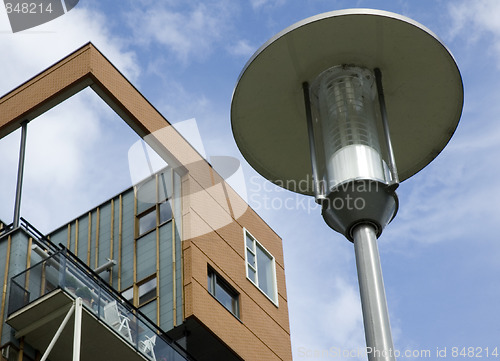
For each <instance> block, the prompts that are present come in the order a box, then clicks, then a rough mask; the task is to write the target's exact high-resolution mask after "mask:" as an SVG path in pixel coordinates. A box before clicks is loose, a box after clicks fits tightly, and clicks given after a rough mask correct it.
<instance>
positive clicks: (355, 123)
mask: <svg viewBox="0 0 500 361" xmlns="http://www.w3.org/2000/svg"><path fill="white" fill-rule="evenodd" d="M379 90H380V91H378V89H377V82H376V77H375V74H374V72H373V71H372V70H370V69H367V68H364V67H361V66H355V65H337V66H333V67H331V68H328V69H327V70H325V71H323V72H322V73H320V74H319V75H318V76H317V77H316V79H315V80H314V81H313V82H312V84H311V86H310V88H309V99H310V102H309V101H308V99H307V98H306V99H305V102H306V107H310V108H311V109H310V114H311V117H312V119H311V121H310V122H308V125H309V127H312V130H311V129H309V131H310V132H312V135H313V136H312V138H310V141H311V142H313V143H314V144H312V146H311V155H312V154H313V153H314V156H312V157H311V163H312V166H313V177H314V178H315V179H314V194H315V197H316V201H317V202H318V203H320V204H322V206H323V207H322V214H323V217H324V218H325V221H326V222H327V224H328V225H329V226H330V227H331V228H333V229H335V230H336V231H338V232H340V233H343V234H344V235H345V236H346V237H347V238H348V239H351V240H352V234H351V230H352V229H353V228H354V226H356V225H357V224H359V223H371V224H373V225H374V226H375V228H376V230H377V234H378V235H380V234H381V233H382V230H383V228H384V227H385V226H386V225H387V224H388V223H389V222H390V220H391V219H392V218H393V217H394V215H395V214H396V211H397V204H398V202H397V196H396V193H395V189H396V188H397V185H398V181H397V179H398V177H397V171H396V167H395V165H394V164H393V159H394V156H393V154H392V146H391V143H390V136H389V131H388V125H387V121H384V120H385V119H384V115H383V114H382V113H381V111H380V109H381V108H383V107H384V106H383V105H382V104H381V105H379V103H380V99H379V98H378V94H379V93H380V94H383V93H382V90H381V89H379ZM382 100H383V98H382Z"/></svg>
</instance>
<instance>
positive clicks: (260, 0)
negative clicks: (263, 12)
mask: <svg viewBox="0 0 500 361" xmlns="http://www.w3.org/2000/svg"><path fill="white" fill-rule="evenodd" d="M285 2H286V0H250V4H252V8H253V9H254V10H258V9H261V8H263V7H271V6H280V5H283V4H284V3H285Z"/></svg>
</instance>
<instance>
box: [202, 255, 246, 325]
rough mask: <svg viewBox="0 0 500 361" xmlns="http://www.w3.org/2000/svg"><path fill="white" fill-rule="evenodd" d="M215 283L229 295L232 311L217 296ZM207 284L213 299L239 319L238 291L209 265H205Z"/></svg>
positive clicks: (239, 303)
mask: <svg viewBox="0 0 500 361" xmlns="http://www.w3.org/2000/svg"><path fill="white" fill-rule="evenodd" d="M217 285H219V287H220V288H222V289H223V290H224V291H225V292H226V293H227V294H228V295H229V296H230V297H231V299H232V306H233V308H234V311H233V310H231V309H229V308H227V307H226V305H225V304H224V303H222V302H221V301H220V300H219V299H218V298H217V292H216V289H217V288H216V286H217ZM207 286H208V287H207V291H208V293H210V295H211V296H212V297H213V298H215V300H217V302H219V303H220V304H221V305H222V306H223V307H224V308H225V309H226V310H228V311H229V312H230V313H231V314H232V315H233V316H234V317H236V318H237V319H238V320H240V314H241V312H240V310H241V307H240V305H241V302H240V293H239V292H238V291H236V290H235V289H234V287H233V286H231V285H230V284H229V282H227V281H226V280H225V279H224V278H223V277H222V276H221V275H219V274H218V273H217V272H216V271H215V270H214V269H213V267H211V266H210V265H208V266H207Z"/></svg>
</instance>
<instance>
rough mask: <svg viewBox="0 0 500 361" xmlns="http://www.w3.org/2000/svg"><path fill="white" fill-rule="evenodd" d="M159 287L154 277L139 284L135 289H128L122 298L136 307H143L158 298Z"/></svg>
mask: <svg viewBox="0 0 500 361" xmlns="http://www.w3.org/2000/svg"><path fill="white" fill-rule="evenodd" d="M157 286H158V283H157V278H156V276H155V275H152V276H149V277H148V278H146V279H144V280H142V281H140V282H138V283H137V284H136V285H135V287H130V288H127V289H126V290H125V291H123V292H122V296H123V297H124V298H125V299H126V300H127V301H129V302H130V303H131V304H133V305H134V306H136V307H141V306H143V305H144V304H146V303H148V302H149V301H151V300H154V299H155V298H156V288H157Z"/></svg>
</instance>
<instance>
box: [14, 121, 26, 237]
mask: <svg viewBox="0 0 500 361" xmlns="http://www.w3.org/2000/svg"><path fill="white" fill-rule="evenodd" d="M27 131H28V121H24V122H23V123H22V125H21V142H20V147H19V165H18V168H17V187H16V199H15V203H14V220H13V224H14V228H17V227H19V220H20V218H21V195H22V191H23V175H24V159H25V155H26V133H27Z"/></svg>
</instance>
